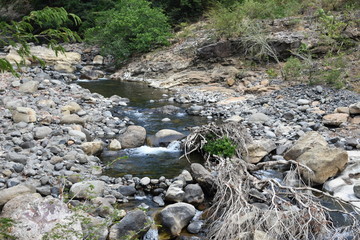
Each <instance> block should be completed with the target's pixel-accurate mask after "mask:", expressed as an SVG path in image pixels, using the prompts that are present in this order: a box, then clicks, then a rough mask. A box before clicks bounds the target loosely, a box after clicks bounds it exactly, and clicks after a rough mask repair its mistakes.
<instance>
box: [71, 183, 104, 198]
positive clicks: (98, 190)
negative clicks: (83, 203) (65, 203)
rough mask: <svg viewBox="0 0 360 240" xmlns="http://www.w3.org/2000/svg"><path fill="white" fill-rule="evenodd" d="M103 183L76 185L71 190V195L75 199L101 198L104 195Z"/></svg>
mask: <svg viewBox="0 0 360 240" xmlns="http://www.w3.org/2000/svg"><path fill="white" fill-rule="evenodd" d="M104 188H105V183H104V182H103V181H99V180H95V181H83V182H78V183H75V184H74V185H72V186H71V188H70V194H71V195H72V196H73V197H75V198H83V199H90V198H94V197H100V196H101V195H102V194H103V193H104Z"/></svg>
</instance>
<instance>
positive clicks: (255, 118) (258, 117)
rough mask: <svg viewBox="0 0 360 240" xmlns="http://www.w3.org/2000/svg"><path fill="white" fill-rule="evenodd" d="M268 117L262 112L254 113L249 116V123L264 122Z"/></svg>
mask: <svg viewBox="0 0 360 240" xmlns="http://www.w3.org/2000/svg"><path fill="white" fill-rule="evenodd" d="M269 120H270V118H269V117H268V116H267V115H266V114H264V113H254V114H252V115H251V116H250V117H249V120H248V121H249V122H250V123H265V122H268V121H269Z"/></svg>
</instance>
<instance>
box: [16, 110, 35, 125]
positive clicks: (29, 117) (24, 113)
mask: <svg viewBox="0 0 360 240" xmlns="http://www.w3.org/2000/svg"><path fill="white" fill-rule="evenodd" d="M12 118H13V121H14V122H16V123H18V122H26V123H29V122H36V112H35V111H34V110H33V109H32V108H28V107H17V108H16V109H15V110H14V111H13V112H12Z"/></svg>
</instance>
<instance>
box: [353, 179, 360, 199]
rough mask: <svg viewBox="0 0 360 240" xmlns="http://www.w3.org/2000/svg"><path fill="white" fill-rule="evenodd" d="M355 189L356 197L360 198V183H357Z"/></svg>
mask: <svg viewBox="0 0 360 240" xmlns="http://www.w3.org/2000/svg"><path fill="white" fill-rule="evenodd" d="M353 189H354V194H355V197H357V198H359V199H360V183H358V184H355V185H354V187H353Z"/></svg>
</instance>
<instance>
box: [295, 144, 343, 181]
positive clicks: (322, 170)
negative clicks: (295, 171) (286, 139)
mask: <svg viewBox="0 0 360 240" xmlns="http://www.w3.org/2000/svg"><path fill="white" fill-rule="evenodd" d="M348 158H349V157H348V154H347V152H346V151H345V150H342V149H339V148H329V147H328V146H321V145H319V146H315V147H313V148H311V149H309V150H308V151H306V152H304V153H303V154H301V155H300V156H299V157H298V158H297V159H296V161H297V162H299V163H301V164H304V165H306V166H307V167H309V168H310V169H311V170H312V171H313V173H312V172H309V171H308V170H306V169H304V168H301V170H300V171H301V174H302V176H303V177H304V178H305V180H307V181H310V182H311V183H312V184H315V185H316V184H323V183H324V182H325V181H326V180H327V179H329V178H330V177H333V176H335V175H336V174H338V173H340V172H341V171H342V170H343V169H344V168H345V165H346V163H347V162H348Z"/></svg>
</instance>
